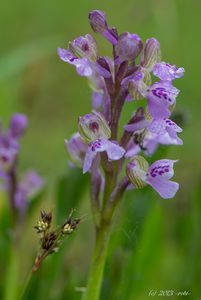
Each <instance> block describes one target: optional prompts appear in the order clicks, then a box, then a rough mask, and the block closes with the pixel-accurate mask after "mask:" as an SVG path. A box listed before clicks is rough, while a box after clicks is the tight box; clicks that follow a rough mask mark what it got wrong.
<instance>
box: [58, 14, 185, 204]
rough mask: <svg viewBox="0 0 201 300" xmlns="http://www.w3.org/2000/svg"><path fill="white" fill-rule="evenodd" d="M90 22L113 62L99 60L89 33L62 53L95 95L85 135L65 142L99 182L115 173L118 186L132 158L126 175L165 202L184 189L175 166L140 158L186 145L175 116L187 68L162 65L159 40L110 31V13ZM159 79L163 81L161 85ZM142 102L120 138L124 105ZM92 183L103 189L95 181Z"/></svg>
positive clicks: (81, 127) (81, 128) (81, 126)
mask: <svg viewBox="0 0 201 300" xmlns="http://www.w3.org/2000/svg"><path fill="white" fill-rule="evenodd" d="M89 23H90V25H91V27H92V30H93V31H94V32H95V33H98V34H100V35H101V36H103V37H104V38H106V40H107V41H108V42H109V43H110V44H112V50H113V51H112V57H111V58H109V57H106V56H105V57H104V56H99V53H98V50H97V44H96V42H95V40H94V38H92V36H91V35H89V34H87V35H86V36H84V37H83V36H82V37H79V38H77V39H75V40H74V41H73V42H71V43H70V44H69V45H70V46H69V49H61V48H59V49H58V54H59V56H60V58H61V60H63V61H65V62H67V63H69V64H72V65H74V66H75V67H76V70H77V72H78V74H79V75H81V76H85V77H87V78H88V81H89V85H90V87H91V88H92V90H93V95H92V98H93V102H92V106H93V108H92V109H93V110H92V113H89V114H86V115H84V116H82V117H80V118H79V121H78V132H79V133H76V134H74V135H73V137H72V138H71V139H70V140H69V141H67V142H65V144H66V148H67V151H68V153H69V156H70V159H71V160H72V162H73V163H74V164H75V165H76V166H79V167H80V166H81V167H83V172H84V173H86V172H88V171H89V172H91V176H92V177H94V178H97V180H100V178H99V176H96V175H95V174H102V169H103V171H104V173H105V174H106V175H108V174H107V173H108V172H110V175H111V174H112V175H111V176H114V174H115V176H116V177H117V180H116V179H115V180H114V182H117V181H118V178H119V177H120V175H121V171H122V169H123V163H124V162H125V161H126V159H128V160H129V161H128V163H127V167H126V168H125V174H126V176H127V178H128V180H129V181H130V183H131V184H132V186H133V187H135V188H142V187H144V186H145V185H151V186H152V187H153V188H154V189H155V190H156V191H157V192H158V193H159V194H160V196H161V197H163V198H171V197H174V195H175V193H176V191H177V190H178V184H177V183H174V182H172V181H170V178H171V177H172V176H173V165H174V162H175V161H173V160H159V161H157V162H155V163H154V164H152V165H150V166H149V163H148V162H147V161H146V160H145V158H143V157H142V156H138V154H140V153H141V152H143V153H144V155H146V156H151V155H152V154H153V153H154V152H155V151H156V150H157V148H158V145H160V144H162V145H182V144H183V141H182V140H181V138H179V137H178V133H180V132H182V129H181V127H180V126H178V125H177V124H176V123H175V122H174V121H173V120H171V119H170V117H171V114H172V112H173V110H174V108H175V104H176V98H177V96H178V94H179V90H178V89H177V88H176V87H174V85H173V80H175V79H177V78H180V77H182V76H183V75H184V69H183V68H178V67H176V66H175V65H171V64H169V63H166V62H163V61H161V47H160V43H159V42H158V40H157V39H156V38H149V39H147V40H146V41H145V43H143V41H142V39H141V38H140V37H139V36H138V35H137V34H136V33H130V32H123V33H120V34H118V31H117V29H116V28H115V27H109V26H108V22H107V19H106V15H105V13H104V12H102V11H100V10H93V11H91V12H90V13H89ZM154 76H155V77H158V79H159V80H158V81H157V82H154V78H155V77H154ZM141 99H146V101H147V106H146V107H145V108H142V107H139V108H138V109H137V110H136V111H135V112H134V113H133V114H132V116H131V119H130V120H129V121H128V123H127V124H125V125H124V128H123V129H124V131H123V135H122V136H121V137H120V136H119V135H120V132H121V129H120V128H119V120H120V117H121V113H122V110H123V107H124V105H126V103H127V102H128V101H129V102H131V101H133V102H134V101H136V100H137V101H140V100H141ZM113 161H117V163H116V162H113ZM92 181H93V184H94V186H98V184H97V183H96V180H95V179H94V180H92ZM103 181H104V180H103ZM97 182H98V181H97ZM98 193H100V191H99V192H97V194H98Z"/></svg>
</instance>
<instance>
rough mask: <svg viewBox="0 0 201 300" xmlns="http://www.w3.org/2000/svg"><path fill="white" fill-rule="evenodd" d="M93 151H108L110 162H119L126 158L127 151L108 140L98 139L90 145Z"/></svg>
mask: <svg viewBox="0 0 201 300" xmlns="http://www.w3.org/2000/svg"><path fill="white" fill-rule="evenodd" d="M90 147H91V149H92V151H96V152H103V151H106V152H107V155H108V158H109V159H110V160H118V159H120V158H121V157H123V156H124V154H125V150H124V149H123V148H122V147H120V146H119V145H117V144H115V143H114V142H111V141H109V140H107V139H103V138H102V139H98V140H96V141H95V142H91V143H90Z"/></svg>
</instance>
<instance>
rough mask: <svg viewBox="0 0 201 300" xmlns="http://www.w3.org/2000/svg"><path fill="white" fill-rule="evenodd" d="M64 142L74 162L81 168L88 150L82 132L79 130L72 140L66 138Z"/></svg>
mask: <svg viewBox="0 0 201 300" xmlns="http://www.w3.org/2000/svg"><path fill="white" fill-rule="evenodd" d="M64 143H65V148H66V150H67V152H68V154H69V156H70V160H71V161H72V163H73V164H74V165H76V166H77V167H80V168H81V167H82V165H83V161H84V157H85V154H86V152H87V145H86V144H85V143H84V141H83V139H82V138H81V136H80V134H79V133H78V132H76V133H74V134H73V135H72V137H71V138H70V140H68V141H67V140H65V141H64Z"/></svg>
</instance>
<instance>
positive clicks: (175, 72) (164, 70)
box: [153, 62, 184, 81]
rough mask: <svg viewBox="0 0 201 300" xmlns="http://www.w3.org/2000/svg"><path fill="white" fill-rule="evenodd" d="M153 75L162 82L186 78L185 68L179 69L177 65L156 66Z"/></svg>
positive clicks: (164, 64) (160, 64) (159, 64)
mask: <svg viewBox="0 0 201 300" xmlns="http://www.w3.org/2000/svg"><path fill="white" fill-rule="evenodd" d="M153 74H154V75H155V76H157V77H158V78H160V79H161V80H165V81H166V80H168V81H172V80H174V79H176V78H180V77H182V76H184V68H177V67H176V66H175V65H170V64H167V63H165V62H161V63H158V64H155V65H154V67H153Z"/></svg>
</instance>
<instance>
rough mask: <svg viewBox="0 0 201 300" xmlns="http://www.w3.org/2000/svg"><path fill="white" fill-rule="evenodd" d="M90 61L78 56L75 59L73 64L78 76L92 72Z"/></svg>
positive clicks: (85, 75)
mask: <svg viewBox="0 0 201 300" xmlns="http://www.w3.org/2000/svg"><path fill="white" fill-rule="evenodd" d="M92 64H93V63H92V62H90V61H89V60H88V59H87V58H79V59H77V60H76V61H75V63H74V65H75V67H76V71H77V73H78V74H79V75H80V76H84V77H90V76H92V74H93V69H92Z"/></svg>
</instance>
